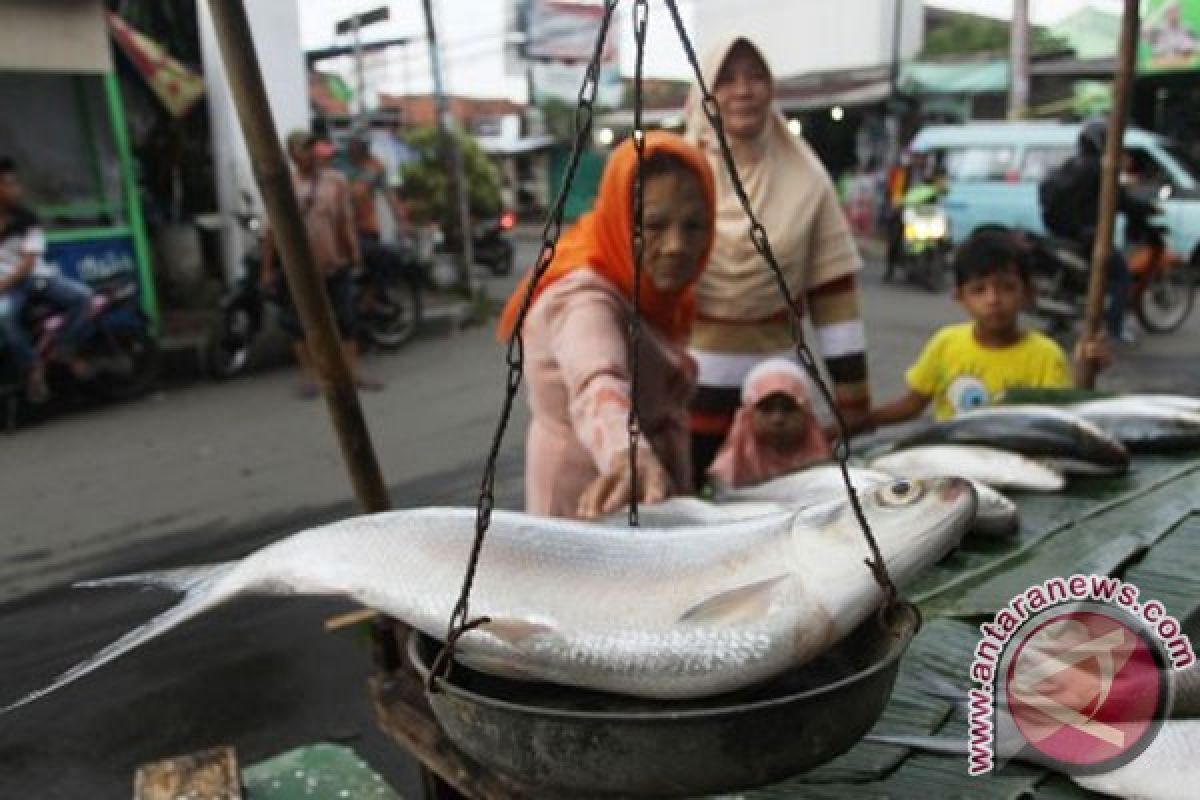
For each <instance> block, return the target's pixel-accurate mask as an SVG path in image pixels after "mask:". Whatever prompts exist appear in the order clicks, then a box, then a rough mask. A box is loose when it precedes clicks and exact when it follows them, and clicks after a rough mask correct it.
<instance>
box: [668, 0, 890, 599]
mask: <svg viewBox="0 0 1200 800" xmlns="http://www.w3.org/2000/svg"><path fill="white" fill-rule="evenodd" d="M664 3H665V5H666V6H667V9H668V10H669V11H670V12H671V19H672V20H673V21H674V23H675V30H676V31H677V32H678V33H679V40H680V42H681V43H682V44H683V50H684V52H685V53H686V54H687V59H688V62H689V63H690V64H691V66H692V72H694V73H695V77H696V86H698V87H699V88H700V92H701V95H702V96H703V106H702V108H703V111H704V116H705V117H706V118H707V119H708V123H709V125H711V126H712V129H713V131H714V132H715V133H716V135H717V142H718V143H719V145H720V148H721V159H722V161H723V162H724V164H725V170H726V172H727V173H728V174H729V178H730V181H731V182H732V184H733V190H734V192H735V193H736V194H737V198H738V202H739V203H740V204H741V206H742V210H743V211H745V212H746V217H747V218H748V219H749V220H750V241H751V242H752V243H753V244H754V249H755V250H757V251H758V253H759V255H761V256H762V257H763V259H764V260H765V261H766V262H767V265H768V266H770V268H771V274H772V275H773V276H774V278H775V283H776V284H777V285H778V287H779V291H780V293H781V294H782V295H783V299H784V302H785V303H786V304H787V307H788V324H789V325H790V327H791V334H792V341H793V342H795V343H796V358H797V359H799V361H800V364H801V366H803V367H804V370H805V372H807V373H808V375H809V377H811V378H812V380H813V383H814V384H816V386H817V388H818V389H819V390H820V392H821V396H822V398H824V400H825V402H826V404H827V405H828V407H829V408H830V409H831V410H832V411H833V416H834V419H835V420H836V422H837V429H838V438H837V441H836V442H834V447H833V455H834V458H836V459H837V462H838V467H839V468H840V469H841V472H842V481H843V483H844V484H845V486H846V493H847V495H848V496H849V498H850V505H851V507H852V508H853V509H854V516H855V517H856V518H857V519H858V524H859V527H860V528H861V529H862V532H863V537H864V538H865V539H866V540H867V547H868V548H869V549H870V551H871V557H870V558H869V559H867V560H866V565H867V567H868V568H869V569H870V570H871V574H872V575H874V577H875V581H876V582H877V583H878V584H879V586H880V588H881V589H883V592H884V595H885V597H886V600H887V606H888V607H890V606H892V605H893V604H894V603H895V602H896V599H897V591H896V584H895V583H893V582H892V578H891V575H889V574H888V570H887V564H885V563H884V560H883V555H882V553H880V551H879V543H878V542H877V541H876V540H875V535H874V534H873V533H872V532H871V526H870V524H869V523H868V522H867V518H866V515H864V514H863V510H862V506H861V504H860V503H859V500H858V495H857V493H856V492H855V491H854V485H853V484H852V483H851V482H850V471H849V470H848V469H847V466H846V462H847V459H848V458H849V454H850V449H849V446H848V444H847V436H846V421H845V419H844V418H843V417H842V413H841V411H840V410H839V409H838V407H837V403H836V402H835V401H834V397H833V394H832V393H831V392H830V391H829V387H828V386H827V385H826V384H825V380H824V379H823V378H822V377H821V374H820V372H819V371H818V369H817V361H816V359H815V358H814V357H813V354H812V350H810V349H809V347H808V343H807V342H806V341H805V339H804V335H803V334H802V333H801V327H800V316H801V314H800V308H799V307H798V306H797V304H796V299H795V298H794V297H793V296H792V292H791V290H790V289H789V288H788V284H787V280H786V279H785V278H784V277H783V270H781V269H780V268H779V262H778V261H776V259H775V253H774V252H773V251H772V250H771V242H770V241H769V240H768V238H767V230H766V228H764V227H763V226H762V223H760V222H759V221H758V217H757V216H755V214H754V210H753V209H752V208H751V207H750V199H749V198H748V197H747V196H746V189H745V187H744V186H743V185H742V181H741V178H740V177H739V176H738V171H737V166H736V165H735V164H734V162H733V152H732V151H731V150H730V149H729V141H728V140H727V139H726V138H725V128H724V125H723V123H722V121H721V111H720V109H719V107H718V106H717V100H716V98H715V97H713V95H712V93H711V92H710V91H709V89H708V86H706V85H705V82H704V75H703V74H702V73H701V70H700V63H699V61H698V60H697V58H696V51H695V50H694V49H693V48H692V43H691V40H690V39H688V35H687V31H686V30H685V28H684V26H683V20H682V19H681V18H680V16H679V9H678V7H677V6H676V0H664Z"/></svg>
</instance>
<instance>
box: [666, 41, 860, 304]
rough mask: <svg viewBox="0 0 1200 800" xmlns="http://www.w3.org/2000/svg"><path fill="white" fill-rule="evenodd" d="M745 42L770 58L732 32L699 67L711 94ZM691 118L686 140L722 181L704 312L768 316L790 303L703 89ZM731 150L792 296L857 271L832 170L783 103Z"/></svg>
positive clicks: (695, 91)
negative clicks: (795, 131) (763, 251)
mask: <svg viewBox="0 0 1200 800" xmlns="http://www.w3.org/2000/svg"><path fill="white" fill-rule="evenodd" d="M739 42H745V43H746V44H747V45H749V46H750V47H751V48H752V49H753V50H754V52H755V53H756V54H757V55H758V57H759V58H760V59H761V60H762V62H763V64H766V63H767V60H766V59H765V58H763V56H762V53H761V52H760V51H759V50H758V48H757V47H755V46H754V44H753V43H751V42H750V41H749V40H748V39H746V38H744V37H741V36H731V37H729V38H728V39H727V40H726V41H724V42H721V43H719V44H718V46H716V47H715V48H713V49H712V50H710V51H709V52H708V53H707V54H706V56H705V58H704V59H703V62H702V64H701V70H702V72H703V75H704V82H705V84H706V85H707V86H708V89H709V91H710V92H711V91H713V88H714V86H715V84H716V81H717V73H718V72H720V69H721V66H722V65H723V64H724V63H725V60H726V59H727V58H728V57H729V53H730V51H731V50H732V49H733V47H734V45H736V44H737V43H739ZM773 80H774V78H773V77H772V81H773ZM685 118H686V123H687V132H686V134H685V135H686V137H687V138H688V140H689V141H692V142H694V143H696V144H698V145H699V146H700V147H701V148H702V149H703V150H704V152H705V154H706V155H707V156H708V159H709V163H710V164H711V165H712V168H713V172H714V173H715V175H716V180H717V225H716V242H715V244H714V246H713V252H712V256H711V258H710V259H709V262H708V268H707V269H706V270H705V271H704V274H703V275H702V276H701V278H700V282H699V284H698V285H697V287H696V297H697V303H698V310H699V313H700V314H701V315H702V316H708V317H716V318H720V319H733V320H752V319H762V318H765V317H769V316H771V315H772V314H774V313H776V312H777V311H780V310H781V309H783V308H784V305H785V303H784V299H783V297H782V296H781V295H780V292H779V287H778V285H777V284H776V283H775V280H774V278H773V277H772V275H771V271H770V267H769V266H768V265H767V262H766V260H765V259H764V258H762V257H761V256H760V255H759V254H758V251H757V250H755V249H754V243H753V242H751V240H750V221H749V219H748V218H747V217H746V214H745V212H744V211H743V210H742V207H741V203H739V202H738V198H737V195H736V193H735V192H734V190H733V182H732V181H731V180H730V177H729V174H728V171H727V170H726V168H725V164H724V162H723V160H722V157H721V151H720V145H719V144H718V142H717V140H716V134H715V132H714V131H713V129H712V126H710V125H709V124H708V120H707V119H706V118H705V116H704V109H703V97H702V96H701V94H700V89H699V87H697V86H693V87H692V90H691V93H690V94H689V95H688V100H687V105H686V108H685ZM731 144H732V142H731ZM733 153H734V158H735V161H736V164H737V169H738V175H739V176H740V178H741V180H742V185H743V186H744V187H745V189H746V195H747V197H748V198H749V199H750V205H751V208H753V209H754V213H755V215H756V216H757V217H758V221H759V222H761V223H762V225H763V227H764V228H765V229H766V231H767V238H768V240H769V241H770V243H771V250H772V251H773V252H774V253H775V258H776V260H777V261H778V262H779V266H780V267H781V268H782V269H783V273H784V277H785V278H786V280H787V283H788V287H789V288H790V289H791V292H792V296H793V297H801V296H802V295H803V293H804V291H805V290H807V289H808V288H810V287H812V286H816V285H820V284H822V283H825V282H827V281H829V280H832V279H833V278H836V277H840V276H841V275H844V274H846V273H849V272H853V271H854V270H856V269H858V266H859V259H858V253H857V250H856V248H855V246H854V240H853V239H852V238H851V237H850V233H849V229H848V227H847V226H846V223H845V219H844V218H843V216H842V214H841V209H840V207H839V206H838V202H837V195H836V193H835V192H834V190H833V183H832V181H831V180H830V179H829V173H827V172H826V171H825V167H824V166H823V165H822V164H821V162H820V160H819V159H818V158H817V157H816V155H815V154H814V153H813V151H812V150H811V149H810V148H809V146H808V145H807V144H806V143H805V142H804V140H802V139H800V138H799V137H796V136H793V135H792V134H791V132H790V131H789V130H788V129H787V121H786V120H785V119H784V116H783V114H781V113H780V111H779V109H778V108H775V107H772V108H771V111H770V114H769V116H768V118H767V124H766V125H765V126H764V129H763V132H762V134H761V135H760V136H759V137H758V138H757V139H756V140H754V141H751V142H739V143H738V146H737V147H734V148H733Z"/></svg>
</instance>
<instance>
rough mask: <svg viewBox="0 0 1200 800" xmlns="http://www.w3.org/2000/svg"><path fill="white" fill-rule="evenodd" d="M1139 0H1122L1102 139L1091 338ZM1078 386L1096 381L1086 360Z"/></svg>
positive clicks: (1102, 284) (1107, 247)
mask: <svg viewBox="0 0 1200 800" xmlns="http://www.w3.org/2000/svg"><path fill="white" fill-rule="evenodd" d="M1137 36H1138V0H1125V11H1124V13H1123V14H1122V16H1121V40H1120V46H1119V48H1118V50H1117V73H1116V75H1115V76H1114V78H1113V102H1112V110H1111V111H1110V112H1109V117H1108V136H1107V137H1106V139H1105V143H1104V162H1103V170H1102V172H1101V183H1100V209H1099V214H1098V216H1097V218H1096V239H1095V242H1094V243H1093V245H1092V273H1091V280H1090V282H1089V283H1088V297H1087V312H1086V314H1085V316H1084V323H1083V335H1084V336H1085V337H1086V338H1089V339H1090V338H1092V337H1093V336H1095V335H1096V332H1097V331H1099V330H1100V318H1101V316H1102V315H1103V312H1104V293H1105V288H1106V287H1107V284H1108V259H1109V257H1110V256H1111V255H1112V248H1113V230H1114V218H1115V216H1116V213H1117V191H1118V185H1117V173H1118V171H1119V169H1120V164H1121V149H1122V143H1123V142H1124V139H1125V117H1126V115H1127V112H1128V109H1129V94H1130V88H1131V84H1132V83H1133V62H1134V58H1135V56H1136V54H1137ZM1080 384H1081V388H1084V389H1091V388H1093V387H1094V386H1095V385H1096V370H1095V368H1094V367H1093V366H1092V365H1091V364H1089V363H1085V364H1084V365H1083V368H1082V370H1081V372H1080Z"/></svg>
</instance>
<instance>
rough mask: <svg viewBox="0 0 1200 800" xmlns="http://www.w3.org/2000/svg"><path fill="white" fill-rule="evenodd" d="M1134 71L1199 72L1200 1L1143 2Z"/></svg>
mask: <svg viewBox="0 0 1200 800" xmlns="http://www.w3.org/2000/svg"><path fill="white" fill-rule="evenodd" d="M1137 69H1138V72H1141V73H1147V72H1168V71H1174V70H1186V69H1200V0H1142V4H1141V27H1140V31H1139V34H1138V53H1137Z"/></svg>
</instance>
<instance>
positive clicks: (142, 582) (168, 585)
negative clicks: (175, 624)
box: [74, 563, 229, 592]
mask: <svg viewBox="0 0 1200 800" xmlns="http://www.w3.org/2000/svg"><path fill="white" fill-rule="evenodd" d="M228 566H229V563H226V564H209V565H206V566H202V567H181V568H179V569H164V570H156V571H154V572H136V573H133V574H132V575H116V576H113V577H111V578H96V579H94V580H90V581H79V582H77V583H75V584H74V588H76V589H107V588H110V587H114V586H147V587H150V586H152V587H156V588H159V589H171V590H173V591H176V592H187V591H190V590H191V589H192V588H193V587H195V586H196V585H198V584H199V583H201V582H202V581H204V580H205V579H207V578H208V577H209V576H210V575H212V574H213V572H214V571H215V570H219V569H221V568H222V567H228Z"/></svg>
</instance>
